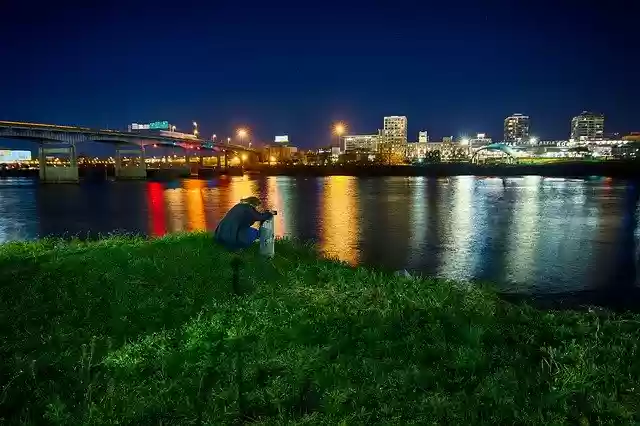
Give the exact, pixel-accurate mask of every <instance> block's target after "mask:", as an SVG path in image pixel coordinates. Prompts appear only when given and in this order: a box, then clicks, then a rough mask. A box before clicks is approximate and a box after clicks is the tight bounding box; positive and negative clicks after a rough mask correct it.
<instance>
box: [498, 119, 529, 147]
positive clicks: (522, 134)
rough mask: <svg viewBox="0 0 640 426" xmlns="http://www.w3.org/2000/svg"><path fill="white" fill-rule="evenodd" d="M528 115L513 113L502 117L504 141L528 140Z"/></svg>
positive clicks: (519, 141) (517, 141)
mask: <svg viewBox="0 0 640 426" xmlns="http://www.w3.org/2000/svg"><path fill="white" fill-rule="evenodd" d="M529 125H530V121H529V116H528V115H522V114H513V115H510V116H509V117H507V118H505V119H504V141H505V142H511V143H521V142H523V141H529Z"/></svg>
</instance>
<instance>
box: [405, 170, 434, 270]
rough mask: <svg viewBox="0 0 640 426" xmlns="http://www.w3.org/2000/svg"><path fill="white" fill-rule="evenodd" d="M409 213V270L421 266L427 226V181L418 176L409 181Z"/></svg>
mask: <svg viewBox="0 0 640 426" xmlns="http://www.w3.org/2000/svg"><path fill="white" fill-rule="evenodd" d="M410 182H411V198H412V199H411V212H410V222H409V223H410V224H411V227H412V228H413V232H412V233H411V238H410V250H409V259H408V260H407V264H408V266H409V268H416V267H417V266H419V265H420V264H421V257H422V256H424V254H423V253H424V252H425V240H426V227H427V226H428V225H429V224H428V215H429V212H428V209H427V180H426V178H425V177H424V176H419V177H416V178H414V179H412V180H411V181H410Z"/></svg>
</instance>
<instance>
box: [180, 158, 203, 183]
mask: <svg viewBox="0 0 640 426" xmlns="http://www.w3.org/2000/svg"><path fill="white" fill-rule="evenodd" d="M184 158H185V164H186V166H187V168H188V169H189V174H190V175H191V176H193V177H197V176H199V175H200V169H201V168H202V163H203V161H202V154H197V155H194V156H189V153H186V154H185V157H184ZM192 160H196V161H192Z"/></svg>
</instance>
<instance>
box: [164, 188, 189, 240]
mask: <svg viewBox="0 0 640 426" xmlns="http://www.w3.org/2000/svg"><path fill="white" fill-rule="evenodd" d="M184 193H185V191H184V189H182V188H172V189H166V190H165V191H164V201H165V205H166V206H167V212H168V213H169V220H168V222H169V226H168V229H169V232H180V231H184V230H185V229H186V215H185V211H184V210H185V206H184V204H185V203H184Z"/></svg>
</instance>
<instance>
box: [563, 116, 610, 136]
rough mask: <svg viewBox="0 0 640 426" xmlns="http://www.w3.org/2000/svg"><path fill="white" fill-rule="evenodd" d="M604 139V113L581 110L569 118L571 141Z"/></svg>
mask: <svg viewBox="0 0 640 426" xmlns="http://www.w3.org/2000/svg"><path fill="white" fill-rule="evenodd" d="M603 139H604V115H603V114H596V113H593V112H588V111H582V114H580V115H578V116H575V117H573V118H572V119H571V141H572V142H581V141H585V142H586V141H601V140H603Z"/></svg>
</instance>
